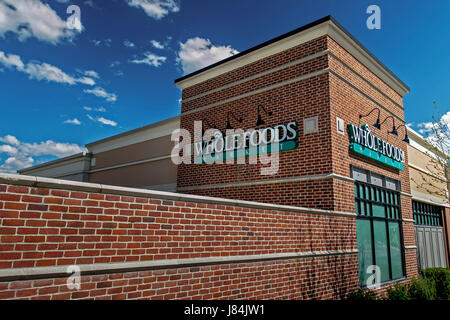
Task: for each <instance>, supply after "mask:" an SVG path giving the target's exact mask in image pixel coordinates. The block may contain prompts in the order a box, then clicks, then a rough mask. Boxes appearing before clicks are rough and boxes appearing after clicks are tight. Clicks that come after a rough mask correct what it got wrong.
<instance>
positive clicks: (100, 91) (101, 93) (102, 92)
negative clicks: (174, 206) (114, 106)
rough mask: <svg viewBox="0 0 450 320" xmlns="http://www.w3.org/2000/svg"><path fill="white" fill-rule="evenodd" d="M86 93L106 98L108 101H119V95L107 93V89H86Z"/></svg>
mask: <svg viewBox="0 0 450 320" xmlns="http://www.w3.org/2000/svg"><path fill="white" fill-rule="evenodd" d="M84 92H86V93H90V94H93V95H94V96H97V97H100V98H104V99H106V101H111V102H115V101H117V95H116V94H114V93H108V92H106V91H105V89H103V88H100V87H95V88H94V89H86V90H84Z"/></svg>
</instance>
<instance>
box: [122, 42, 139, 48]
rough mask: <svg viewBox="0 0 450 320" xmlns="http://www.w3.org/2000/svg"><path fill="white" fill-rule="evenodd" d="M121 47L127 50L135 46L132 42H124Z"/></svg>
mask: <svg viewBox="0 0 450 320" xmlns="http://www.w3.org/2000/svg"><path fill="white" fill-rule="evenodd" d="M123 45H124V46H125V47H127V48H134V47H135V46H136V45H135V44H134V43H133V42H131V41H130V40H125V41H124V42H123Z"/></svg>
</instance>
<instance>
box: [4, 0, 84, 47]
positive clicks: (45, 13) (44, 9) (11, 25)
mask: <svg viewBox="0 0 450 320" xmlns="http://www.w3.org/2000/svg"><path fill="white" fill-rule="evenodd" d="M82 29H83V27H82V25H81V22H80V25H79V29H78V28H77V29H69V28H68V27H67V23H66V21H65V20H63V19H61V18H60V17H59V16H58V14H57V13H56V12H55V11H54V10H53V9H52V8H51V7H50V5H49V4H46V3H43V2H41V1H40V0H2V1H0V36H2V37H4V36H5V34H7V33H9V32H11V33H14V34H16V35H17V36H18V39H19V40H20V41H25V40H27V39H28V38H30V37H35V38H37V39H38V40H40V41H45V42H50V43H52V44H57V43H58V42H60V41H61V40H63V39H68V40H71V39H73V38H74V37H75V36H76V35H77V34H78V33H80V32H81V30H82Z"/></svg>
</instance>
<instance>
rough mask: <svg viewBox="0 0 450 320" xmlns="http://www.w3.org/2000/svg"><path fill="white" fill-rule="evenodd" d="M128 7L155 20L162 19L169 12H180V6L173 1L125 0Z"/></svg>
mask: <svg viewBox="0 0 450 320" xmlns="http://www.w3.org/2000/svg"><path fill="white" fill-rule="evenodd" d="M126 1H127V3H128V5H129V6H132V7H135V8H139V9H142V10H144V11H145V13H146V14H147V15H148V16H149V17H152V18H154V19H156V20H159V19H162V18H164V17H165V16H167V15H168V14H169V13H171V12H178V11H180V5H179V4H178V2H177V1H175V0H126Z"/></svg>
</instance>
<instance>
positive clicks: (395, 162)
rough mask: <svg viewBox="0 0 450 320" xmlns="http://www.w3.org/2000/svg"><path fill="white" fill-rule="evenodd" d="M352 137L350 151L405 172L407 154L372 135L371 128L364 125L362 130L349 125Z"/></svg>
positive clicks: (348, 128)
mask: <svg viewBox="0 0 450 320" xmlns="http://www.w3.org/2000/svg"><path fill="white" fill-rule="evenodd" d="M347 130H348V133H349V135H350V151H351V152H354V153H357V154H359V155H362V156H364V157H367V158H370V159H373V160H376V161H378V162H381V163H383V164H385V165H388V166H390V167H393V168H395V169H399V170H403V169H404V166H403V163H404V162H405V152H404V151H403V150H402V149H400V148H397V147H396V146H394V145H392V144H390V143H389V142H386V141H384V140H383V139H381V138H378V137H376V136H374V135H373V134H372V132H371V131H370V127H369V126H368V125H367V124H363V125H362V126H361V128H359V127H357V126H355V125H354V124H349V125H347Z"/></svg>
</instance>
